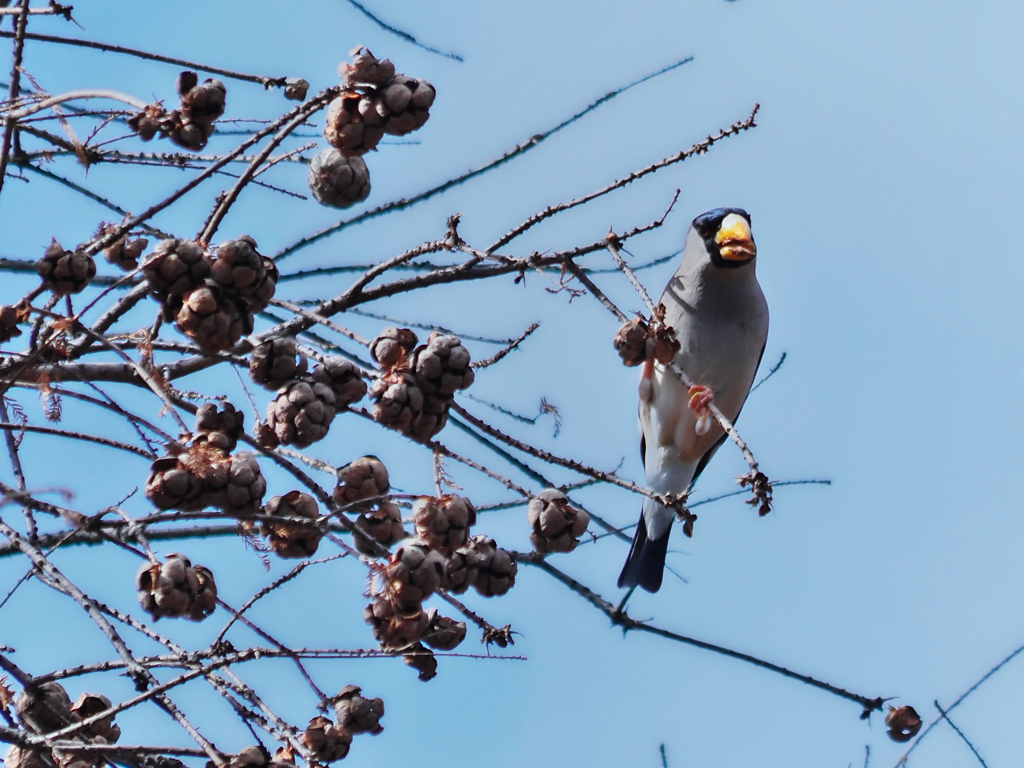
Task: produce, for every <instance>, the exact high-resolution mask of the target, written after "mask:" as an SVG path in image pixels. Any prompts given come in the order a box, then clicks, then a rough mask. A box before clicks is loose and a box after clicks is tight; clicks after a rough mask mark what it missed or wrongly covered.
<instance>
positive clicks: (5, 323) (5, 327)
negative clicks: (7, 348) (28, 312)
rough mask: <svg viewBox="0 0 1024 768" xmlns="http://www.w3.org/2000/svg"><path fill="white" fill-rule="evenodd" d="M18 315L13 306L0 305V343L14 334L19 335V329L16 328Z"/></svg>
mask: <svg viewBox="0 0 1024 768" xmlns="http://www.w3.org/2000/svg"><path fill="white" fill-rule="evenodd" d="M20 315H21V313H20V312H19V311H18V308H17V307H15V306H12V305H10V304H8V305H4V306H0V344H2V343H3V342H5V341H10V340H11V339H13V338H14V337H15V336H21V329H20V328H18V322H19V319H20Z"/></svg>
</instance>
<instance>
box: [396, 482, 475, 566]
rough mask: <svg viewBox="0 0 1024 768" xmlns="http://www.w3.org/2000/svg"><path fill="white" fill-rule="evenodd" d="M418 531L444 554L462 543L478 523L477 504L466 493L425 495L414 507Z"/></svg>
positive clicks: (419, 534)
mask: <svg viewBox="0 0 1024 768" xmlns="http://www.w3.org/2000/svg"><path fill="white" fill-rule="evenodd" d="M412 517H413V520H414V521H415V523H416V535H417V537H419V538H420V539H422V540H423V541H424V542H426V544H427V546H429V547H430V548H431V549H433V550H436V551H437V552H440V553H441V554H442V555H450V554H451V553H452V551H454V550H456V549H458V548H459V547H462V546H464V545H465V544H466V542H467V541H468V540H469V529H470V527H471V526H473V525H476V507H474V506H473V503H472V502H471V501H470V500H469V499H467V498H466V497H464V496H442V497H441V498H439V499H435V498H434V497H432V496H422V497H420V498H419V499H417V500H416V503H415V504H413V507H412Z"/></svg>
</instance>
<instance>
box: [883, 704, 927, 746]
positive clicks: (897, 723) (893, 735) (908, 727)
mask: <svg viewBox="0 0 1024 768" xmlns="http://www.w3.org/2000/svg"><path fill="white" fill-rule="evenodd" d="M885 725H886V727H887V728H888V731H887V732H888V734H889V738H890V739H892V740H893V741H897V742H904V741H910V740H911V739H912V738H914V737H915V736H916V735H917V732H918V731H920V730H921V716H920V715H918V714H917V710H916V709H914V708H913V707H911V706H905V707H899V708H897V707H889V713H888V714H887V715H886V716H885Z"/></svg>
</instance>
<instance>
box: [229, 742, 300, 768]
mask: <svg viewBox="0 0 1024 768" xmlns="http://www.w3.org/2000/svg"><path fill="white" fill-rule="evenodd" d="M227 766H228V768H295V757H294V755H293V754H292V751H291V748H290V747H289V748H285V747H282V748H281V749H278V750H277V751H276V752H275V753H274V758H273V759H271V758H270V752H268V751H267V749H266V747H263V746H252V747H246V748H245V749H243V750H241V751H240V752H239V753H238V754H237V755H235V756H234V757H232V758H231V759H230V760H229V761H228V763H227Z"/></svg>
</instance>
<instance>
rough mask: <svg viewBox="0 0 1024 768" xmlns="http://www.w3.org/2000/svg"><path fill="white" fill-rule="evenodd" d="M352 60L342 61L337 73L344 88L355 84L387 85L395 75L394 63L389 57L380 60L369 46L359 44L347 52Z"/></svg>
mask: <svg viewBox="0 0 1024 768" xmlns="http://www.w3.org/2000/svg"><path fill="white" fill-rule="evenodd" d="M349 55H350V56H351V57H352V62H351V63H348V62H343V63H342V64H341V65H340V66H339V67H338V75H339V76H340V77H341V80H342V83H344V85H345V87H346V88H352V87H354V86H356V85H387V84H388V83H389V82H391V80H392V79H393V78H394V76H395V65H394V64H392V63H391V59H384V60H380V59H378V58H377V57H376V56H374V55H373V54H372V53H370V49H369V48H365V47H363V46H359V47H357V48H354V49H353V50H352V51H350V52H349Z"/></svg>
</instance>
